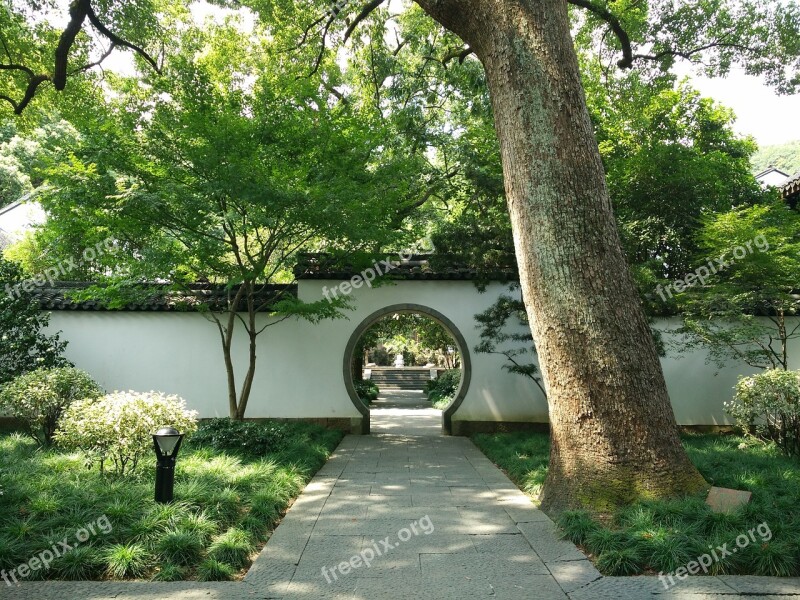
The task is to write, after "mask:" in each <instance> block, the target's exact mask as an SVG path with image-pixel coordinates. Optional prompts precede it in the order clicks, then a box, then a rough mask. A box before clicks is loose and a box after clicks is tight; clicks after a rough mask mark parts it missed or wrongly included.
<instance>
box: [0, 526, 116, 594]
mask: <svg viewBox="0 0 800 600" xmlns="http://www.w3.org/2000/svg"><path fill="white" fill-rule="evenodd" d="M112 529H113V528H112V527H111V521H109V520H108V517H107V516H105V515H102V516H100V517H98V518H97V519H95V520H94V521H92V522H91V523H87V524H86V525H84V526H83V527H81V528H80V529H78V530H77V531H75V534H74V535H73V537H72V538H70V537H69V536H67V537H65V538H64V539H63V540H61V541H60V542H56V543H55V544H53V545H52V546H51V547H50V548H48V549H47V550H42V551H41V552H39V554H37V555H36V556H33V557H31V558H30V559H28V561H27V562H24V563H22V564H21V565H19V566H18V567H16V568H15V569H11V570H10V571H8V572H6V570H5V569H3V570H2V571H0V578H2V579H3V581H5V582H6V585H8V586H10V585H13V584H15V583H19V581H18V578H19V579H25V578H26V577H29V576H30V575H31V574H32V573H35V572H36V571H38V570H39V569H44V570H45V571H46V570H48V569H49V568H50V563H52V562H53V561H54V560H56V559H57V558H61V557H62V556H64V555H65V554H68V553H69V552H72V550H74V549H75V548H77V547H78V546H79V545H80V544H82V543H83V542H86V541H88V540H89V539H91V538H93V537H95V536H97V535H101V534H102V535H108V534H109V533H111V531H112Z"/></svg>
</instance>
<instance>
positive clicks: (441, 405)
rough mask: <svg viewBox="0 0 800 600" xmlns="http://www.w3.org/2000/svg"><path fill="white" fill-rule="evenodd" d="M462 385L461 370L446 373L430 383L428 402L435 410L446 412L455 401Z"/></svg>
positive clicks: (451, 370)
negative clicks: (448, 406)
mask: <svg viewBox="0 0 800 600" xmlns="http://www.w3.org/2000/svg"><path fill="white" fill-rule="evenodd" d="M460 383H461V369H450V370H449V371H445V372H444V373H442V374H441V375H439V377H438V378H437V379H432V380H431V381H429V382H428V390H427V392H428V400H430V402H431V404H432V405H433V407H434V408H438V409H440V410H444V409H445V408H447V405H448V404H450V403H451V402H452V401H453V398H455V396H456V392H457V391H458V386H459V384H460Z"/></svg>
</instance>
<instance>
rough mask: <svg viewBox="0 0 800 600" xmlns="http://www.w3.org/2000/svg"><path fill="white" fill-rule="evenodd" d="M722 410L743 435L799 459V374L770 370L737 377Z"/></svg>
mask: <svg viewBox="0 0 800 600" xmlns="http://www.w3.org/2000/svg"><path fill="white" fill-rule="evenodd" d="M725 410H726V411H727V412H728V413H729V414H730V415H731V416H732V417H733V418H734V419H736V422H737V425H739V427H741V428H742V429H743V430H744V431H745V432H746V433H749V434H751V435H755V436H757V437H759V438H760V439H762V440H767V441H772V442H775V444H777V445H778V447H779V448H780V449H781V450H782V451H783V452H784V453H786V454H789V455H795V456H800V371H783V370H781V369H770V370H768V371H764V372H763V373H759V374H758V375H753V376H752V377H740V378H739V382H738V383H737V384H736V395H735V397H734V400H733V402H728V403H726V404H725Z"/></svg>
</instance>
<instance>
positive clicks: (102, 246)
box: [5, 238, 115, 298]
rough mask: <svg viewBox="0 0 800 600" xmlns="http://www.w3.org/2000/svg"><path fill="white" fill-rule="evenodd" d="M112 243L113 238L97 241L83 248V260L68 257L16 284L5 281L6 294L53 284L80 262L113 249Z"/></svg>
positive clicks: (18, 295) (29, 290)
mask: <svg viewBox="0 0 800 600" xmlns="http://www.w3.org/2000/svg"><path fill="white" fill-rule="evenodd" d="M114 245H115V241H114V239H113V238H107V239H105V240H103V241H102V242H97V243H96V244H95V245H94V246H89V247H88V248H85V249H84V251H83V252H82V253H81V258H82V259H83V260H77V259H75V258H68V259H66V260H62V261H61V262H60V263H58V264H57V265H55V266H52V267H48V268H46V269H45V270H44V273H39V274H38V275H35V276H34V277H30V278H29V279H25V280H24V281H20V282H19V283H18V284H16V285H13V286H12V285H11V284H10V283H7V284H6V288H5V291H6V295H7V296H8V297H9V298H19V297H20V296H21V295H22V294H23V292H24V293H26V294H29V293H31V292H32V291H33V290H34V289H35V288H37V287H42V286H43V285H45V284H48V285H53V282H55V281H58V280H59V279H60V278H61V277H64V276H65V275H66V274H67V273H69V272H70V271H72V270H74V269H77V268H78V267H80V266H81V265H82V264H84V262H90V261H93V260H95V259H96V258H98V257H100V256H102V255H103V254H105V253H106V252H108V251H109V250H111V249H113V248H114Z"/></svg>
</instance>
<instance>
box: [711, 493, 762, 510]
mask: <svg viewBox="0 0 800 600" xmlns="http://www.w3.org/2000/svg"><path fill="white" fill-rule="evenodd" d="M750 496H752V493H751V492H743V491H741V490H732V489H729V488H720V487H712V488H711V489H710V490H709V492H708V497H707V498H706V504H708V505H709V506H710V507H711V510H713V511H714V512H716V513H730V512H733V511H735V510H736V509H737V508H739V507H740V506H744V505H745V504H747V503H748V502H750Z"/></svg>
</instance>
